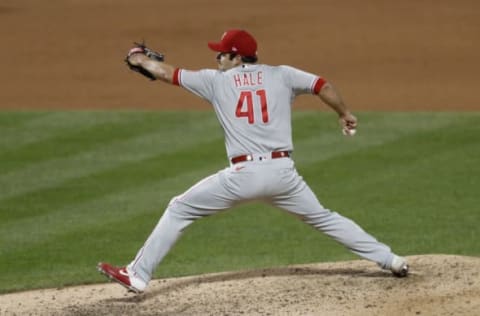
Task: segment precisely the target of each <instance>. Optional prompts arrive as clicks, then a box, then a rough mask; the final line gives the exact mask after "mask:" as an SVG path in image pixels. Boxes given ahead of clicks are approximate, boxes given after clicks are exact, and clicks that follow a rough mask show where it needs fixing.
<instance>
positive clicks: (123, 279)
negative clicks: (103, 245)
mask: <svg viewBox="0 0 480 316" xmlns="http://www.w3.org/2000/svg"><path fill="white" fill-rule="evenodd" d="M97 270H98V272H100V273H101V274H103V275H105V276H106V277H107V278H109V279H110V280H112V281H114V282H117V283H118V284H120V285H121V286H123V287H125V288H126V289H127V290H128V291H129V292H134V293H137V294H139V293H142V292H143V291H144V290H145V288H146V287H147V284H146V283H145V282H144V281H143V280H142V279H140V278H139V277H136V276H135V273H134V272H132V271H130V270H129V269H128V267H114V266H112V265H111V264H109V263H104V262H100V263H99V264H98V265H97Z"/></svg>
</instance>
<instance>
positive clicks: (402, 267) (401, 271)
mask: <svg viewBox="0 0 480 316" xmlns="http://www.w3.org/2000/svg"><path fill="white" fill-rule="evenodd" d="M408 269H409V267H408V263H407V260H406V259H405V258H403V257H399V256H394V257H393V260H392V266H391V267H390V271H392V273H393V275H394V276H396V277H397V278H405V277H407V276H408Z"/></svg>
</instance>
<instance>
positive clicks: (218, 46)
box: [208, 42, 228, 53]
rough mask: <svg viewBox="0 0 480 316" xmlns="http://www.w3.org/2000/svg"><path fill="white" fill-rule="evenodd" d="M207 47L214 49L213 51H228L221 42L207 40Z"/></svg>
mask: <svg viewBox="0 0 480 316" xmlns="http://www.w3.org/2000/svg"><path fill="white" fill-rule="evenodd" d="M208 47H210V49H211V50H213V51H215V52H219V53H228V52H226V51H225V49H224V48H223V46H222V43H215V42H208Z"/></svg>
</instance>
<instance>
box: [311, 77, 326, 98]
mask: <svg viewBox="0 0 480 316" xmlns="http://www.w3.org/2000/svg"><path fill="white" fill-rule="evenodd" d="M326 83H327V81H326V80H325V79H323V78H320V77H318V79H317V81H316V82H315V85H314V86H313V93H314V94H319V93H320V90H321V89H322V87H323V85H324V84H326Z"/></svg>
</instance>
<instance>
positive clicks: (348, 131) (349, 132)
mask: <svg viewBox="0 0 480 316" xmlns="http://www.w3.org/2000/svg"><path fill="white" fill-rule="evenodd" d="M342 132H343V135H345V136H353V135H355V133H356V132H357V130H356V129H354V128H352V129H348V128H344V129H342Z"/></svg>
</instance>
